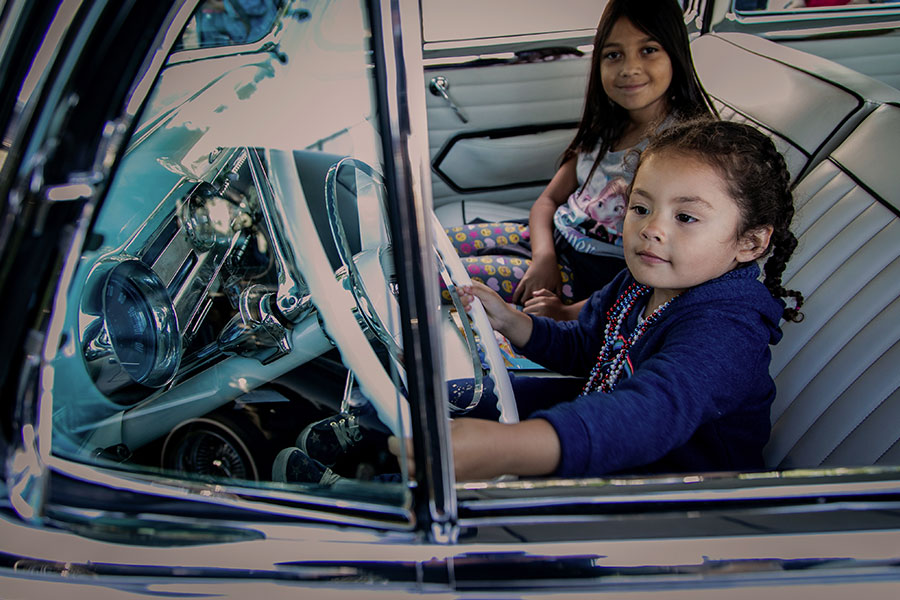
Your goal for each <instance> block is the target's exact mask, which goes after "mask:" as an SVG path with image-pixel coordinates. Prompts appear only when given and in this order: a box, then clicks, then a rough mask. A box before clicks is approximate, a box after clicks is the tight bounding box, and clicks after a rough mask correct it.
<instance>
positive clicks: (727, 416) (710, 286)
mask: <svg viewBox="0 0 900 600" xmlns="http://www.w3.org/2000/svg"><path fill="white" fill-rule="evenodd" d="M758 276H759V267H757V266H756V264H755V263H754V264H750V265H748V266H746V267H743V268H738V269H735V270H733V271H730V272H728V273H726V274H725V275H723V276H721V277H719V278H717V279H714V280H711V281H708V282H706V283H704V284H701V285H698V286H696V287H693V288H691V289H689V290H687V291H685V292H684V293H682V294H681V296H679V297H678V298H677V299H676V300H675V301H674V302H673V303H672V304H671V305H670V306H669V307H668V308H667V309H666V311H665V312H663V313H662V315H661V316H660V319H659V320H658V321H657V322H656V323H654V324H653V325H651V326H650V327H649V328H648V330H647V331H646V332H645V333H644V335H643V336H642V337H641V338H640V339H639V340H638V341H637V342H636V343H635V344H634V346H633V347H632V348H631V351H630V353H629V359H630V361H631V364H632V366H633V369H634V372H633V374H632V375H631V376H630V377H628V378H627V379H623V378H624V377H626V375H625V371H623V372H622V375H621V377H620V379H619V382H618V385H617V386H616V388H615V389H614V390H613V391H612V392H611V393H608V394H607V393H603V392H593V393H590V394H587V395H583V396H579V397H577V398H575V399H574V400H571V401H565V402H561V403H560V404H557V405H555V406H553V407H552V408H550V409H548V410H544V411H539V412H536V413H534V414H533V415H532V416H531V418H542V419H546V420H547V421H549V422H550V424H551V425H553V427H554V428H555V430H556V433H557V434H558V435H559V439H560V444H561V447H562V458H561V459H560V463H559V465H558V467H557V471H556V474H557V475H561V476H567V477H568V476H572V477H574V476H598V475H605V474H609V473H616V472H627V473H663V472H665V473H674V472H692V471H716V470H719V471H720V470H736V469H740V470H745V469H759V468H762V466H763V463H762V448H763V446H764V445H765V443H766V441H767V440H768V439H769V430H770V423H769V408H770V406H771V404H772V400H773V399H774V397H775V383H774V381H772V378H771V377H770V375H769V361H770V359H771V352H770V350H769V345H770V344H775V343H777V342H778V341H779V340H780V339H781V329H780V328H779V325H778V324H779V322H780V319H781V315H782V310H783V308H784V304H783V302H781V301H779V300H776V299H775V298H773V297H772V295H771V294H770V293H769V291H768V290H767V289H766V287H765V286H764V285H762V283H760V282H759V281H758V279H757V278H758ZM633 281H634V279H633V278H632V277H631V275H630V274H629V273H628V271H627V270H626V271H623V272H622V273H620V274H619V275H618V276H617V277H616V278H615V279H614V280H613V281H612V282H610V283H609V285H607V286H606V287H604V288H603V289H602V290H600V291H598V292H595V293H594V294H593V295H592V296H591V298H590V299H589V300H588V303H587V304H586V305H585V307H584V308H583V309H582V310H581V313H580V314H579V316H578V320H577V321H568V322H558V321H553V320H552V319H548V318H544V317H536V318H534V330H533V333H532V334H531V338H530V339H529V340H528V343H527V344H526V345H525V347H523V348H522V349H521V350H522V352H523V353H524V354H525V355H526V356H528V357H529V358H531V359H532V360H535V361H536V362H539V363H540V364H542V365H544V366H545V367H547V368H549V369H551V370H553V371H556V372H559V373H563V374H567V375H578V376H587V374H588V373H589V372H590V370H591V368H592V367H593V366H594V364H595V362H596V360H597V354H598V352H599V351H600V348H601V347H602V345H603V329H604V327H605V325H606V314H605V313H606V311H607V310H608V309H609V307H610V306H611V305H612V304H613V302H615V300H616V298H617V297H618V296H619V295H620V294H621V293H622V292H623V291H624V290H625V289H626V288H627V287H628V285H629V284H631V283H632V282H633ZM642 302H643V300H642V301H639V303H638V306H636V307H635V308H634V309H633V310H632V312H631V313H630V314H629V316H628V318H627V319H626V321H625V323H624V324H623V326H622V329H623V331H622V332H621V333H622V334H624V335H625V337H627V336H628V335H629V334H630V332H631V331H633V330H634V328H635V327H636V326H637V318H638V314H640V313H642V312H643V304H642Z"/></svg>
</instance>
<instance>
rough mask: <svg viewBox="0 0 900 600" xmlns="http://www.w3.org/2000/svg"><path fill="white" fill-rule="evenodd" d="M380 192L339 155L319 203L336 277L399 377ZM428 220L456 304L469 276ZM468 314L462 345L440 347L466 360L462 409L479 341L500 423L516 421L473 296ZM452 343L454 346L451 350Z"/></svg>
mask: <svg viewBox="0 0 900 600" xmlns="http://www.w3.org/2000/svg"><path fill="white" fill-rule="evenodd" d="M345 169H347V170H349V174H350V177H351V178H350V184H351V185H349V186H348V185H345V189H355V191H356V198H355V200H356V206H357V212H358V217H359V224H360V245H361V247H362V249H361V251H360V252H358V253H356V254H352V253H351V250H350V244H349V242H348V237H347V232H346V230H345V228H344V224H343V221H342V219H341V214H340V210H339V207H338V195H339V193H340V185H341V184H340V183H339V181H340V180H342V179H343V178H346V177H347V173H348V171H345ZM383 192H384V184H383V181H382V178H381V176H380V175H379V174H378V173H377V172H376V171H374V169H372V168H371V167H370V166H369V165H367V164H365V163H364V162H362V161H359V160H356V159H353V158H344V159H342V160H340V161H338V162H337V163H335V164H334V165H332V167H331V168H330V169H329V170H328V174H327V175H326V178H325V202H326V210H327V214H328V220H329V225H330V227H331V231H332V237H333V238H334V242H335V245H336V247H337V251H338V256H339V257H340V260H341V263H342V265H343V266H342V267H341V269H340V270H339V277H340V278H341V280H342V282H343V285H344V287H345V288H346V289H348V290H349V291H350V293H351V294H352V296H353V299H354V302H355V303H356V306H357V309H358V311H359V314H360V315H361V316H362V318H363V320H364V321H365V322H366V324H367V325H368V327H369V328H370V329H371V330H372V332H373V333H374V335H375V336H376V337H377V338H378V339H379V340H380V341H381V342H382V344H384V346H385V347H386V348H387V350H388V353H389V355H390V357H391V359H392V361H393V363H394V364H395V366H396V367H397V370H398V372H399V373H400V377H401V378H404V373H405V372H404V368H403V360H404V359H403V352H402V344H401V333H400V318H399V315H400V307H399V304H398V302H397V299H396V296H395V289H396V288H395V285H396V283H395V282H396V278H395V270H394V264H393V260H392V253H391V242H390V236H389V234H388V228H387V225H386V223H387V218H386V207H385V204H384V194H383ZM431 225H432V234H433V236H434V246H435V253H436V256H437V262H438V268H439V270H441V271H442V273H443V275H444V278H445V284H446V287H447V290H448V292H449V293H450V295H451V298H452V299H453V301H454V304H455V305H456V306H457V308H458V309H461V303H460V302H459V294H458V292H457V291H456V287H457V286H459V285H468V284H471V279H470V278H469V274H468V272H467V271H466V269H465V267H464V266H463V264H462V261H460V259H459V256H458V255H457V254H456V251H455V250H454V248H453V246H452V244H451V243H450V240H449V239H448V238H447V235H446V233H445V232H444V229H443V227H441V225H440V223H439V222H438V220H437V217H436V216H434V213H432V223H431ZM470 316H471V318H472V326H471V327H470V324H469V321H468V319H466V318H464V317H463V318H462V319H461V321H462V330H463V331H462V333H463V336H464V344H463V345H461V346H459V345H458V346H445V348H449V349H450V351H452V352H458V354H456V353H454V354H453V355H451V356H449V357H446V358H448V360H450V361H451V362H456V361H462V362H461V364H465V363H467V362H470V363H472V369H473V374H474V377H473V379H474V383H475V386H474V387H475V396H474V398H473V401H472V403H471V404H470V406H469V407H466V408H471V407H473V406H474V405H475V404H477V402H478V401H479V400H480V398H481V393H482V390H483V382H482V366H481V360H480V358H479V356H478V349H477V348H478V345H480V346H481V348H482V351H483V352H484V358H485V362H486V363H487V366H488V373H487V376H488V377H491V379H492V380H493V382H494V391H495V394H496V396H497V398H498V402H497V408H498V410H499V412H500V422H502V423H516V422H518V411H517V410H516V404H515V398H514V396H513V392H512V385H511V384H510V380H509V373H508V372H507V370H506V366H505V362H504V360H503V357H502V355H501V353H500V347H499V345H498V343H497V339H496V338H495V337H494V332H493V329H492V328H491V326H490V322H489V321H488V318H487V314H486V313H485V311H484V307H483V306H482V305H481V302H480V301H478V299H477V298H476V299H475V301H474V302H473V304H472V307H471V313H470ZM476 336H477V339H476ZM454 348H458V349H459V350H456V351H454V350H453V349H454ZM466 350H467V352H466ZM458 410H459V409H458V408H457V407H454V406H453V405H451V411H452V412H455V411H458Z"/></svg>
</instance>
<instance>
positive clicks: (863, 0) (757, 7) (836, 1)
mask: <svg viewBox="0 0 900 600" xmlns="http://www.w3.org/2000/svg"><path fill="white" fill-rule="evenodd" d="M891 2H896V0H735V2H734V8H735V10H738V11H789V10H800V9H822V8H835V7H841V6H843V7H847V8H852V7H854V6H859V5H865V4H889V3H891Z"/></svg>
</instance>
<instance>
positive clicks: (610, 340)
mask: <svg viewBox="0 0 900 600" xmlns="http://www.w3.org/2000/svg"><path fill="white" fill-rule="evenodd" d="M649 292H650V288H648V287H647V286H645V285H641V284H639V283H637V282H634V283H632V284H631V285H630V286H628V289H626V290H625V291H624V292H623V293H622V295H620V296H619V297H618V298H617V299H616V301H615V303H613V305H612V306H611V307H610V309H609V310H608V311H606V328H605V329H604V331H603V338H604V342H603V347H602V348H601V349H600V353H599V354H597V364H596V365H594V368H593V369H591V375H590V377H589V378H588V381H587V383H586V384H585V385H584V389H583V390H582V391H581V393H582V394H589V393H591V392H596V391H601V392H606V393H609V392H611V391H612V390H614V389H615V387H616V383H618V381H619V375H621V374H622V369H623V368H624V367H625V362H626V361H627V360H628V351H629V350H630V349H631V347H632V346H634V344H635V342H637V341H638V340H639V339H640V338H641V336H642V335H644V333H645V332H646V331H647V329H648V328H649V327H650V326H651V325H653V323H655V322H656V321H657V320H658V319H659V316H660V315H661V314H662V312H663V311H664V310H665V309H666V308H668V306H669V305H670V304H671V303H672V301H673V300H675V298H671V299H669V300H667V301H666V302H664V303H662V304H661V305H659V306H658V307H657V309H656V310H654V311H653V312H652V313H651V314H650V316H648V317H647V318H646V319H644V320H643V322H642V323H640V324H638V326H637V327H636V328H635V330H634V332H632V334H631V336H630V337H629V338H628V339H623V340H622V345H621V347H619V348H615V344H616V341H617V340H618V339H619V331H620V330H621V329H622V323H624V322H625V318H626V317H627V316H628V313H630V312H631V309H632V308H634V305H635V303H636V302H637V301H638V299H639V298H640V297H641V296H643V295H645V294H647V293H649ZM676 298H677V296H676ZM607 363H608V364H609V368H607V369H604V368H603V367H604V365H606V364H607Z"/></svg>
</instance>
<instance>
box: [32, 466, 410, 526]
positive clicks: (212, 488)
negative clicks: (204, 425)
mask: <svg viewBox="0 0 900 600" xmlns="http://www.w3.org/2000/svg"><path fill="white" fill-rule="evenodd" d="M46 464H47V466H49V467H50V468H52V470H54V471H56V472H58V473H62V474H64V475H68V476H70V477H72V478H74V479H78V480H82V481H86V482H88V483H90V484H97V485H102V486H106V487H109V488H111V489H121V488H124V489H127V490H128V491H129V492H133V493H138V494H147V495H148V496H156V497H159V498H168V499H172V500H183V501H186V502H203V503H207V504H211V505H213V506H221V507H227V508H237V509H241V510H245V511H247V512H254V513H261V514H268V515H284V516H290V517H298V518H304V519H312V520H315V521H320V522H323V523H332V524H339V525H356V526H361V527H378V528H383V529H392V530H397V531H407V530H409V529H412V528H413V526H414V524H415V516H414V515H413V513H412V512H411V510H410V508H409V506H408V505H400V506H396V507H394V506H389V505H384V504H374V503H368V502H363V501H359V500H350V499H346V498H328V497H323V496H318V495H315V494H313V493H308V492H304V491H303V490H300V489H297V486H291V485H290V484H267V485H272V489H256V488H247V487H241V486H240V485H237V484H231V485H229V484H224V483H221V484H216V483H203V482H199V481H190V480H185V479H175V478H166V477H164V476H160V475H146V476H144V475H141V474H138V473H133V472H128V473H124V472H122V473H120V472H118V471H113V470H110V469H105V468H103V467H98V466H91V465H86V464H79V463H73V462H69V461H67V460H65V459H62V458H57V457H55V456H54V457H50V458H49V459H48V460H47V461H46ZM371 485H372V486H373V490H374V489H375V487H374V486H378V485H394V484H371ZM396 485H402V484H396ZM276 486H277V487H276ZM332 489H333V488H332ZM304 504H305V505H310V506H312V508H301V507H299V506H297V505H304ZM323 509H324V510H328V511H334V513H330V512H322V511H323ZM353 511H358V512H370V513H381V514H383V515H385V518H386V519H395V520H401V521H404V522H405V524H402V525H401V524H398V523H397V522H396V521H391V520H384V521H380V520H377V519H375V518H361V517H356V516H353V515H350V514H348V512H353ZM106 512H107V511H98V514H105V513H106ZM167 518H168V517H167Z"/></svg>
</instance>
